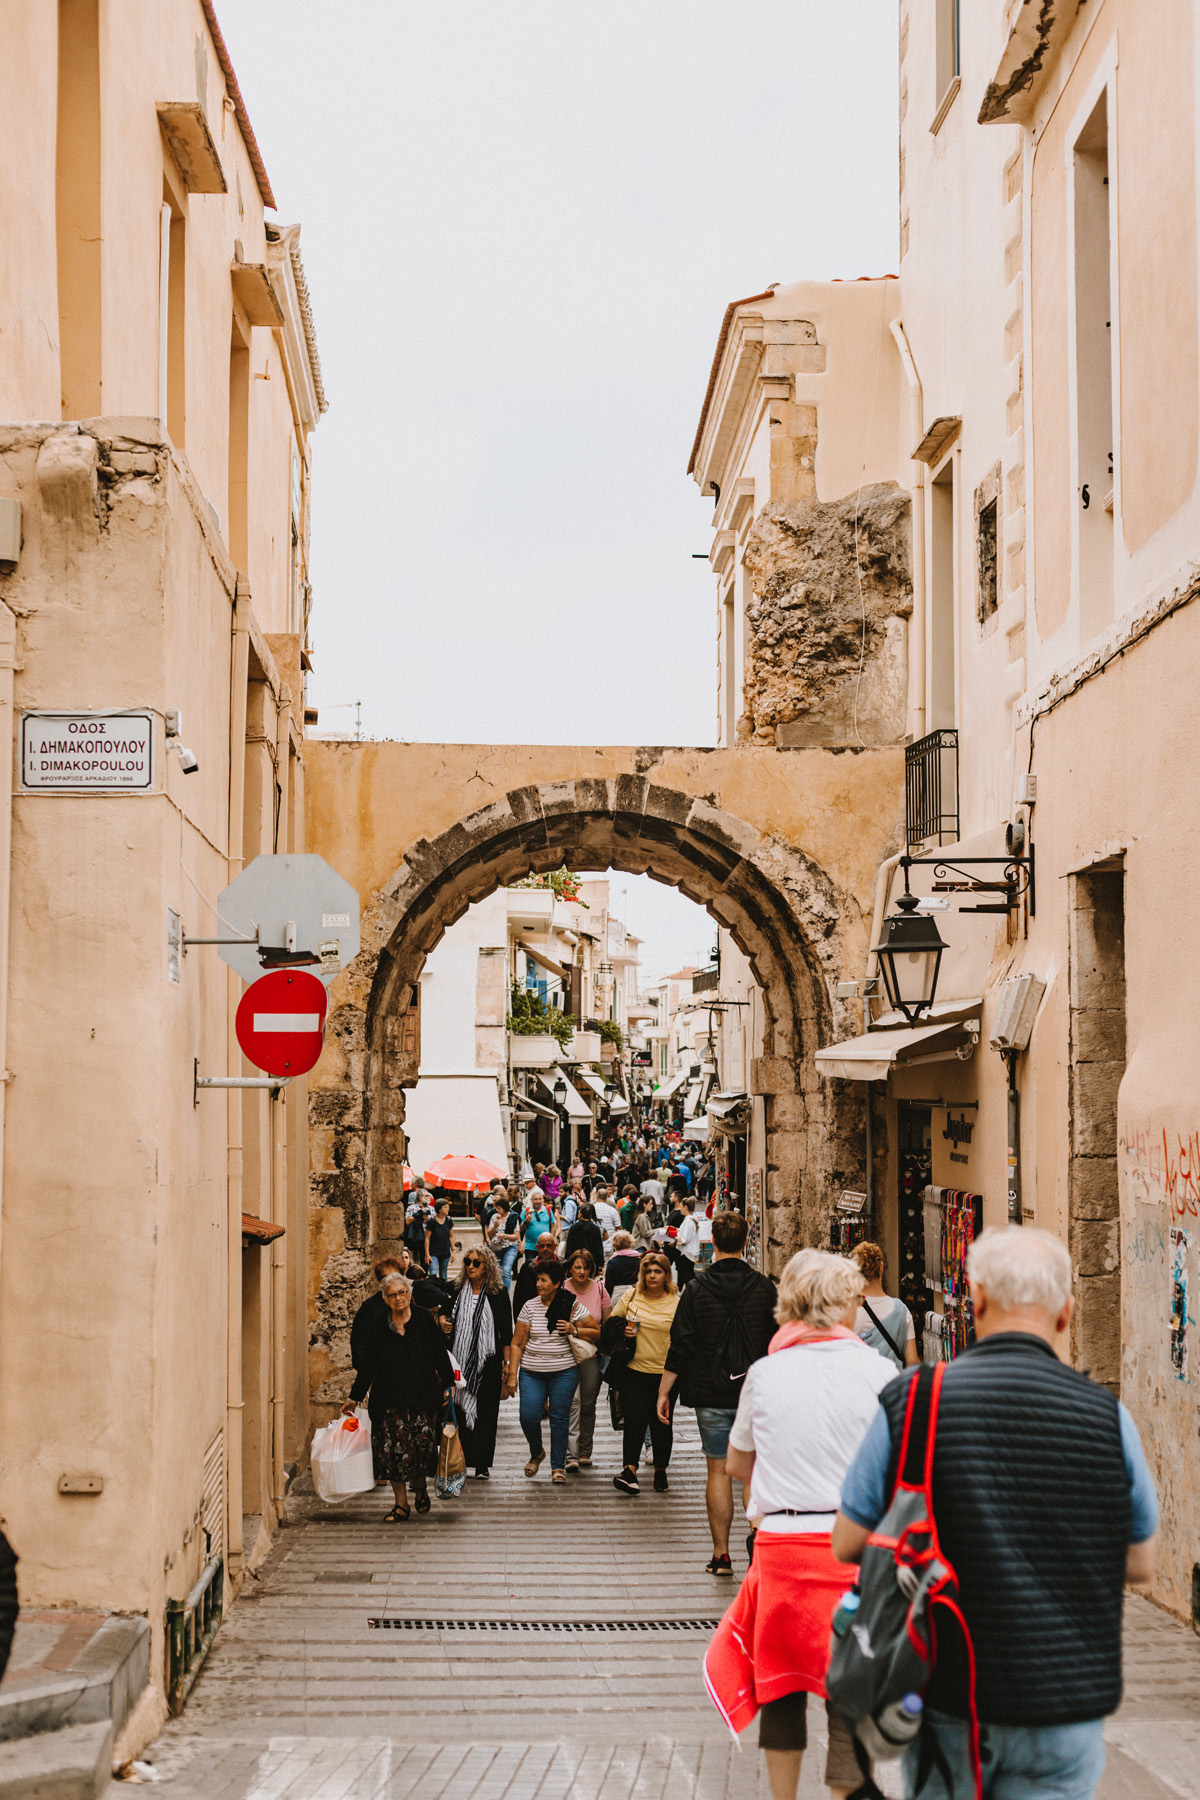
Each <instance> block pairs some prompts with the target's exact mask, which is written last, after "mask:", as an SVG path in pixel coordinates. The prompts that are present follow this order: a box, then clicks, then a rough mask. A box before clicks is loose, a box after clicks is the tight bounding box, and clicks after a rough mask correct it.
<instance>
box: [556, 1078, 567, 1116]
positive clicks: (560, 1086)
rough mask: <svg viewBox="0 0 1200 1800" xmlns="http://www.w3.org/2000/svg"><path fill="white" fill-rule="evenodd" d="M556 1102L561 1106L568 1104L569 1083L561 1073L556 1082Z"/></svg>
mask: <svg viewBox="0 0 1200 1800" xmlns="http://www.w3.org/2000/svg"><path fill="white" fill-rule="evenodd" d="M554 1104H555V1106H557V1107H560V1108H561V1107H564V1106H565V1105H566V1104H567V1084H566V1082H565V1081H564V1080H563V1078H562V1076H561V1075H560V1076H559V1078H558V1080H557V1081H556V1082H555V1084H554Z"/></svg>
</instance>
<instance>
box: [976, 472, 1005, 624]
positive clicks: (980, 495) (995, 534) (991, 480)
mask: <svg viewBox="0 0 1200 1800" xmlns="http://www.w3.org/2000/svg"><path fill="white" fill-rule="evenodd" d="M1000 480H1001V477H1000V464H999V463H997V464H996V466H995V468H994V469H992V471H991V473H990V474H989V475H988V476H987V477H986V478H985V479H984V480H983V481H981V482H980V484H979V486H978V487H977V488H976V489H975V554H976V569H977V579H978V592H977V600H976V610H977V612H978V616H979V623H980V624H981V625H986V623H987V621H988V620H989V619H990V618H991V617H992V616H993V614H994V613H995V611H996V608H997V607H998V606H999V604H1000Z"/></svg>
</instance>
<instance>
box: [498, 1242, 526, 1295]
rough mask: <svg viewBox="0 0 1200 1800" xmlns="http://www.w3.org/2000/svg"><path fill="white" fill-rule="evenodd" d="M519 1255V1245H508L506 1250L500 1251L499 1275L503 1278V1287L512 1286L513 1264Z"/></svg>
mask: <svg viewBox="0 0 1200 1800" xmlns="http://www.w3.org/2000/svg"><path fill="white" fill-rule="evenodd" d="M520 1254H521V1246H520V1244H510V1245H509V1246H508V1248H507V1250H501V1252H500V1274H501V1277H502V1278H503V1281H504V1285H505V1287H511V1286H512V1272H513V1264H514V1263H515V1262H516V1260H517V1258H518V1256H519V1255H520Z"/></svg>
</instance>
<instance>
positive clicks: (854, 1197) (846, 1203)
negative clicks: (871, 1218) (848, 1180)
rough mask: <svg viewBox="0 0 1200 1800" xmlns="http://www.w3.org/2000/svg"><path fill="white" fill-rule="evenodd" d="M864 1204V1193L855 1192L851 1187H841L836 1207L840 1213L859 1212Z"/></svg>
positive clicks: (865, 1198)
mask: <svg viewBox="0 0 1200 1800" xmlns="http://www.w3.org/2000/svg"><path fill="white" fill-rule="evenodd" d="M866 1204H867V1196H866V1195H865V1194H859V1193H856V1192H855V1191H854V1190H853V1189H852V1188H843V1190H842V1197H841V1199H840V1200H839V1201H838V1203H837V1209H838V1211H839V1212H840V1213H861V1212H862V1210H863V1208H864V1207H865V1206H866Z"/></svg>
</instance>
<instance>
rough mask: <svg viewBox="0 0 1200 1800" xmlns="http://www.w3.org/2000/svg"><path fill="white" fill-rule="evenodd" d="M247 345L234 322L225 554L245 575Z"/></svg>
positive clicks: (231, 347) (248, 465) (247, 534)
mask: <svg viewBox="0 0 1200 1800" xmlns="http://www.w3.org/2000/svg"><path fill="white" fill-rule="evenodd" d="M249 484H250V346H249V344H248V343H247V342H246V340H245V338H244V337H243V335H242V333H241V331H240V329H239V328H238V325H237V322H236V321H235V322H234V326H233V335H232V337H231V339H230V344H229V498H228V501H227V503H226V509H225V510H226V512H227V514H228V519H229V536H228V539H227V542H228V545H229V554H230V556H231V557H232V558H233V561H234V566H235V567H236V568H238V569H241V570H242V571H243V573H245V571H246V569H247V567H248V564H249V517H248V510H249Z"/></svg>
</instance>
